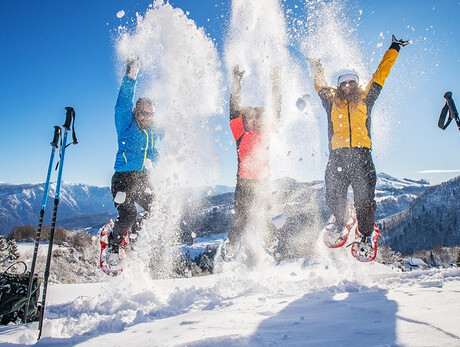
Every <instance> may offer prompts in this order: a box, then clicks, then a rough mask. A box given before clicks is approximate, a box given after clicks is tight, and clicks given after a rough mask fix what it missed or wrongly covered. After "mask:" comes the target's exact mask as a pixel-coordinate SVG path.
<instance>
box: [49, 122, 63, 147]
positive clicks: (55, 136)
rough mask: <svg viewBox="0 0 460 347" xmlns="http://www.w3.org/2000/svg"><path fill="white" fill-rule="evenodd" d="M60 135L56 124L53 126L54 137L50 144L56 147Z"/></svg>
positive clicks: (59, 128)
mask: <svg viewBox="0 0 460 347" xmlns="http://www.w3.org/2000/svg"><path fill="white" fill-rule="evenodd" d="M60 137H61V127H58V126H57V125H55V126H54V137H53V141H52V142H51V146H53V147H54V148H57V147H58V145H59V138H60Z"/></svg>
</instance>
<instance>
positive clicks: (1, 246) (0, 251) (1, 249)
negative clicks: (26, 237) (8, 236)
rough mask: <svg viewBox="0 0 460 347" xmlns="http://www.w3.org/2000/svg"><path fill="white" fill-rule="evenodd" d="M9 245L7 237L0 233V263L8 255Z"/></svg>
mask: <svg viewBox="0 0 460 347" xmlns="http://www.w3.org/2000/svg"><path fill="white" fill-rule="evenodd" d="M7 247H8V246H7V244H6V240H5V238H4V237H3V235H2V234H0V263H1V262H3V261H4V260H5V259H6V257H7V255H8V252H7Z"/></svg>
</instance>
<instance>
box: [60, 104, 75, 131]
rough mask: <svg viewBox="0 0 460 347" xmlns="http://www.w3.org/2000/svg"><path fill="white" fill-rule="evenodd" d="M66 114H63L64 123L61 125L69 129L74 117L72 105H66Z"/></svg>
mask: <svg viewBox="0 0 460 347" xmlns="http://www.w3.org/2000/svg"><path fill="white" fill-rule="evenodd" d="M65 109H66V114H65V123H64V125H63V127H64V129H66V130H70V125H71V124H72V120H73V119H75V110H74V109H73V107H70V106H68V107H66V108H65Z"/></svg>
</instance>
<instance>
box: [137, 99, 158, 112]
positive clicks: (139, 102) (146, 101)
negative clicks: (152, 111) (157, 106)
mask: <svg viewBox="0 0 460 347" xmlns="http://www.w3.org/2000/svg"><path fill="white" fill-rule="evenodd" d="M144 105H154V103H153V101H152V100H151V99H149V98H145V97H142V98H139V99H137V101H136V109H140V108H142V107H143V106H144Z"/></svg>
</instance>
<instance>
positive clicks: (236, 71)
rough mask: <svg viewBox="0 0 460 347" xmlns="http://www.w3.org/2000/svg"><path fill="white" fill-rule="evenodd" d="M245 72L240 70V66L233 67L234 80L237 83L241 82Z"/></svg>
mask: <svg viewBox="0 0 460 347" xmlns="http://www.w3.org/2000/svg"><path fill="white" fill-rule="evenodd" d="M244 72H245V71H244V70H240V66H239V65H235V66H234V67H233V79H234V80H235V81H236V82H241V80H242V79H243V76H244Z"/></svg>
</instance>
